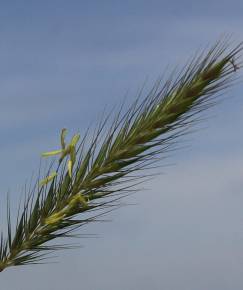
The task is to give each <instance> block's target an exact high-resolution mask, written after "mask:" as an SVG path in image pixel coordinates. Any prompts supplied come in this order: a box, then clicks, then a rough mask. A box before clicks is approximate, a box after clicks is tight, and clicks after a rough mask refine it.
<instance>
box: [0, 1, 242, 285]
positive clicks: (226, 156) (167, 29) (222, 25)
mask: <svg viewBox="0 0 243 290" xmlns="http://www.w3.org/2000/svg"><path fill="white" fill-rule="evenodd" d="M242 14H243V2H242V1H236V0H231V1H222V0H220V1H219V0H217V1H213V0H211V1H208V0H205V1H201V2H199V1H183V0H182V1H180V0H170V1H163V0H162V1H152V0H150V1H143V0H140V1H138V0H137V1H136V0H134V1H133V0H132V1H127V0H124V1H116V0H113V1H106V0H104V1H82V0H80V1H74V0H69V1H62V0H58V1H57V0H56V1H54V0H49V1H45V0H42V1H25V0H23V1H0V93H1V106H0V134H1V143H0V146H1V147H0V160H1V164H2V165H1V168H2V171H1V172H2V174H1V186H0V189H1V209H4V208H5V207H6V204H5V201H6V199H5V197H6V192H7V191H10V193H11V197H12V198H11V199H12V201H15V202H16V203H17V201H18V199H19V197H20V195H21V188H22V186H23V185H24V184H25V182H26V181H28V180H29V179H30V178H31V175H32V173H33V172H35V171H36V170H37V169H38V166H39V160H40V154H41V152H43V151H46V150H49V149H54V148H55V147H56V146H57V145H58V142H59V139H58V138H59V133H60V129H61V128H63V127H67V128H69V129H70V135H71V134H73V133H76V132H80V133H81V134H82V133H84V131H85V129H86V127H87V126H88V125H89V124H90V122H93V123H95V121H96V120H97V116H99V114H100V113H101V112H102V111H103V109H104V107H105V106H106V107H108V108H112V107H113V106H114V105H116V104H119V103H120V102H121V100H122V99H123V97H124V95H125V94H126V93H127V91H128V100H130V99H131V101H132V100H133V98H134V96H135V94H136V92H137V90H138V89H139V88H140V87H141V86H142V84H143V83H144V81H145V80H146V79H147V84H148V87H149V85H151V84H152V83H153V81H155V80H156V79H157V78H158V77H159V76H161V75H162V74H163V72H164V70H165V68H166V67H167V66H169V68H172V67H173V66H175V65H177V64H179V65H180V64H181V65H183V64H184V63H185V62H186V61H187V60H188V58H189V57H190V56H191V55H192V54H193V53H194V52H195V51H196V50H197V49H198V48H202V47H205V46H207V45H209V44H213V43H214V42H215V41H216V40H217V39H218V38H219V37H220V35H222V33H228V34H233V39H234V40H235V42H236V43H237V42H239V41H242V40H243V30H242V27H243V17H242ZM239 76H240V74H239ZM241 82H242V74H241ZM242 93H243V84H242V83H240V84H238V85H237V86H235V87H234V88H232V89H230V90H229V92H228V93H227V94H226V95H225V96H226V100H224V102H223V103H222V104H220V105H219V106H217V107H216V108H214V109H212V110H210V112H209V113H207V114H205V115H204V116H206V117H208V116H209V117H210V119H209V120H208V121H205V122H203V123H201V124H200V126H199V128H201V129H202V130H200V131H198V132H196V133H194V134H193V135H190V136H187V138H186V145H187V148H185V149H181V150H179V151H177V152H175V153H173V156H171V158H170V159H168V160H166V163H168V162H169V163H173V164H175V165H173V166H170V167H165V168H163V169H162V171H163V173H164V174H163V175H161V176H159V177H158V178H156V179H155V180H154V181H153V182H148V183H147V184H146V188H148V190H146V191H145V190H144V191H140V192H138V193H136V194H135V195H133V196H132V197H130V198H129V199H127V200H126V201H127V202H130V203H136V205H133V206H127V207H124V208H121V209H119V210H118V211H115V212H113V213H112V214H110V215H108V216H107V218H108V219H111V220H112V222H108V223H103V224H100V223H99V224H96V225H89V227H87V228H85V229H81V230H80V233H82V232H85V233H91V234H98V236H99V238H98V239H84V240H80V241H79V242H81V244H82V245H83V248H81V249H77V250H71V251H65V252H59V253H58V257H57V258H55V259H54V260H52V261H57V262H58V263H57V264H48V265H41V266H39V265H33V266H26V267H19V268H17V267H15V268H9V269H7V270H6V271H4V272H2V273H1V286H0V288H1V289H3V290H43V289H46V290H47V289H48V290H67V289H80V290H81V289H82V290H124V289H126V290H148V289H149V290H232V289H233V290H242V289H243V278H242V277H243V210H242V208H243V191H242V188H243V149H242V148H243V146H242V145H243V137H242V136H243V135H242V122H243V114H242V111H243V95H242ZM188 145H190V146H189V147H188ZM161 165H163V163H162V164H161ZM1 225H2V228H4V227H5V226H6V220H5V219H4V218H3V219H2V222H1Z"/></svg>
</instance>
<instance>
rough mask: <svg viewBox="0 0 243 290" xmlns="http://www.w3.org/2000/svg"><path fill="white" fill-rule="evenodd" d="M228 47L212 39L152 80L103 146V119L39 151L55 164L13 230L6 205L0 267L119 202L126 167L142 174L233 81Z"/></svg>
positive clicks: (19, 261)
mask: <svg viewBox="0 0 243 290" xmlns="http://www.w3.org/2000/svg"><path fill="white" fill-rule="evenodd" d="M227 50H228V46H227V45H226V44H225V43H224V42H222V43H221V42H218V43H217V44H216V45H215V46H214V47H213V48H212V49H210V50H209V52H208V53H207V54H206V55H201V56H199V57H197V58H194V59H193V60H192V61H191V62H190V63H189V64H188V65H187V67H186V68H185V69H184V70H183V71H182V72H181V73H180V74H179V75H178V76H177V78H174V79H169V80H168V81H167V82H165V84H164V86H161V85H160V84H156V85H155V86H154V88H153V89H152V90H151V92H150V93H149V95H148V96H147V97H145V98H144V99H143V100H142V101H140V100H139V99H138V100H137V101H136V102H135V103H134V104H133V105H132V106H131V107H130V109H129V110H128V111H127V113H125V114H124V115H123V116H121V113H119V114H118V116H117V117H116V118H115V120H114V122H113V124H112V126H111V127H110V129H109V131H108V133H107V135H106V137H105V139H104V140H103V143H102V144H101V145H99V142H100V137H101V134H102V133H103V132H104V125H105V123H106V121H107V120H106V121H104V122H103V123H101V124H100V127H99V128H98V131H97V132H96V135H95V136H94V138H93V141H92V142H91V144H90V146H89V148H88V150H85V149H84V148H85V146H84V143H85V139H86V138H85V137H84V138H83V139H82V140H81V142H80V143H79V144H78V142H79V137H80V136H79V135H78V134H76V135H74V136H73V138H72V140H71V142H70V143H69V144H66V140H65V138H66V133H67V131H66V129H63V130H62V132H61V145H60V147H61V149H58V150H55V151H51V152H47V153H43V157H51V156H54V155H59V161H58V164H57V168H56V170H55V171H53V172H52V173H50V172H49V173H48V174H47V175H46V176H45V178H44V179H43V180H41V181H38V182H37V184H36V187H35V193H33V194H30V195H29V196H28V198H27V199H26V202H25V204H24V208H23V211H22V213H21V214H20V215H19V218H18V221H17V225H16V228H15V232H14V235H13V234H12V229H11V223H10V210H8V235H7V238H4V237H3V233H2V234H1V240H0V271H2V270H4V269H5V268H7V267H10V266H18V265H26V264H31V263H40V262H41V261H42V259H44V258H45V255H46V253H47V252H48V251H50V250H51V251H52V250H58V249H63V248H65V247H66V246H64V245H55V244H54V245H49V243H48V242H50V241H52V240H54V239H56V238H59V237H70V236H75V234H72V232H73V231H74V230H76V229H77V228H79V227H80V226H82V225H84V224H87V223H89V222H93V221H96V220H97V219H98V218H99V216H100V215H101V214H103V212H101V213H100V212H96V211H98V210H104V211H105V212H106V211H108V210H109V209H110V207H112V206H114V205H117V202H118V201H119V199H120V198H121V197H124V196H125V195H126V194H128V193H129V191H130V190H131V186H130V185H128V184H129V182H130V181H131V178H132V177H133V175H132V174H133V173H135V172H138V177H143V176H142V175H140V172H141V170H144V169H146V168H149V167H150V166H151V164H154V163H155V162H156V157H157V156H158V157H161V156H162V157H163V154H164V153H166V152H168V150H170V149H171V148H172V146H173V145H174V143H175V142H176V141H177V138H178V137H180V136H181V135H183V134H184V133H185V132H186V130H187V129H188V128H190V126H191V124H192V123H193V121H194V120H196V119H195V116H197V115H198V114H199V113H200V112H201V111H203V110H205V109H207V108H209V107H211V106H212V105H213V104H214V101H215V97H216V96H217V95H218V93H221V92H222V90H224V89H225V88H227V87H228V86H229V85H230V84H231V82H232V80H233V79H232V76H233V75H234V73H235V71H236V70H238V68H239V67H240V63H239V61H238V58H239V53H240V51H241V50H242V45H241V44H240V45H238V46H237V47H235V48H234V49H233V50H231V51H229V52H227ZM161 154H162V155H161ZM132 180H133V181H134V182H135V180H136V178H134V179H132ZM133 185H134V184H133ZM93 212H95V213H94V214H92V213H93ZM86 213H91V215H89V216H87V215H85V214H86ZM47 243H48V244H47ZM67 247H68V246H67Z"/></svg>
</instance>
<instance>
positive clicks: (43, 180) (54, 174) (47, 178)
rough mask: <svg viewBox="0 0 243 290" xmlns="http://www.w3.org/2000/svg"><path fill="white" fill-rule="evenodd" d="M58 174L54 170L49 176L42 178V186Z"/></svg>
mask: <svg viewBox="0 0 243 290" xmlns="http://www.w3.org/2000/svg"><path fill="white" fill-rule="evenodd" d="M56 176H57V173H56V172H55V171H54V172H52V173H51V174H50V175H49V176H47V177H46V178H44V179H42V180H41V181H40V183H39V185H40V186H44V185H46V184H48V183H49V182H50V181H52V180H53V179H54V178H55V177H56Z"/></svg>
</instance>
